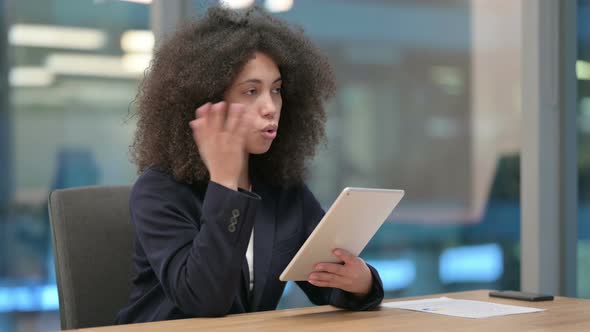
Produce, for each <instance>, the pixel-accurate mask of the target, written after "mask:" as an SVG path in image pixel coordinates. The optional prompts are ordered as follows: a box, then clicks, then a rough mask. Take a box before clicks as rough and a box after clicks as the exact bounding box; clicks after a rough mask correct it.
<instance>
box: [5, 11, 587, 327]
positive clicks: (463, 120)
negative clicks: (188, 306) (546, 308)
mask: <svg viewBox="0 0 590 332" xmlns="http://www.w3.org/2000/svg"><path fill="white" fill-rule="evenodd" d="M166 2H167V1H166ZM226 2H227V4H228V5H232V6H236V7H240V6H249V5H251V4H252V3H253V2H256V3H258V4H259V5H261V6H266V7H267V8H268V9H269V10H271V11H273V12H275V13H276V15H278V16H279V17H282V18H284V19H286V20H287V21H289V22H292V23H295V24H297V25H300V26H302V27H303V28H304V29H305V31H306V33H307V34H308V35H309V36H310V37H311V38H312V39H313V40H315V42H316V43H317V44H318V45H319V47H320V48H321V49H322V50H323V51H324V52H325V54H326V55H327V56H328V57H329V59H330V62H331V63H332V65H333V67H334V72H335V74H336V77H337V82H338V93H337V95H336V97H335V98H334V99H333V100H332V101H331V102H330V103H329V105H328V112H329V120H328V128H327V129H328V130H327V132H328V142H327V145H326V146H325V147H323V148H322V149H321V150H320V152H319V154H318V156H317V157H316V159H315V160H314V163H313V165H312V172H311V177H310V179H309V185H310V187H311V188H312V189H313V191H314V193H315V194H316V196H317V197H318V199H319V200H320V202H321V203H322V204H323V206H324V207H325V208H327V207H329V206H330V204H331V202H332V201H333V200H334V199H335V197H336V195H337V194H338V193H339V192H340V190H341V189H342V188H343V187H346V186H363V187H386V188H399V189H405V190H406V197H405V198H404V200H403V201H402V203H401V204H400V206H399V207H398V208H397V209H396V210H395V212H394V213H393V214H392V215H391V216H390V218H389V219H388V220H387V221H386V223H385V224H384V225H383V226H382V227H381V228H380V230H379V231H378V233H377V234H376V236H375V237H374V238H373V239H372V241H371V242H370V244H369V245H368V247H367V248H366V249H365V251H364V252H363V253H362V255H361V256H362V257H363V258H364V259H365V260H367V261H368V262H370V263H371V264H373V265H374V266H375V267H376V268H377V269H378V270H379V272H380V273H381V276H382V278H383V282H384V287H385V289H386V292H387V293H386V297H387V298H395V297H402V296H412V295H423V294H430V293H440V292H450V291H459V290H468V289H481V288H490V289H519V288H520V285H521V284H520V281H521V280H520V276H521V273H520V268H521V264H520V261H521V258H520V257H521V255H520V253H521V250H520V235H521V234H520V229H521V227H520V223H521V202H520V193H521V191H520V155H521V153H520V152H521V136H522V133H523V126H526V125H527V123H523V121H522V110H521V89H522V84H521V83H522V82H521V69H522V68H521V65H522V61H523V59H522V54H523V46H522V45H523V42H522V40H521V29H522V13H521V4H520V1H482V0H471V1H470V0H422V1H408V0H391V1H387V0H370V1H355V0H324V1H312V0H294V1H271V0H265V1H248V0H242V1H226ZM183 3H184V6H186V7H187V8H188V12H187V13H186V17H189V18H191V19H198V16H199V15H202V14H203V12H204V11H205V10H206V8H207V7H208V6H210V5H213V4H216V3H217V2H216V1H197V0H191V1H183ZM576 4H577V9H576V11H577V32H578V33H577V36H576V38H577V43H578V51H577V61H576V72H577V100H578V103H577V106H578V109H577V116H578V121H577V130H578V136H577V137H578V141H577V152H578V161H577V163H578V192H579V194H578V204H577V209H578V211H577V241H578V244H577V289H576V295H577V296H579V297H586V298H590V283H589V282H588V280H589V279H590V26H589V25H588V23H587V22H590V0H576ZM154 5H155V4H154V3H151V2H150V1H139V0H137V1H119V0H45V1H35V0H0V10H1V16H0V82H1V86H2V89H0V331H49V330H57V329H59V314H58V298H57V288H56V281H55V273H54V268H53V260H52V257H53V253H52V249H51V238H50V231H49V225H48V215H47V208H46V206H47V195H48V193H49V192H50V191H51V190H54V189H57V188H66V187H75V186H84V185H105V184H132V183H133V181H134V179H135V177H136V172H135V169H134V166H133V165H132V164H131V163H130V162H129V157H128V146H129V144H130V141H131V137H132V134H133V131H134V128H135V124H134V119H133V118H129V112H130V111H131V110H132V108H133V104H132V101H133V99H134V98H135V95H136V91H137V87H138V84H139V82H140V80H141V78H142V76H143V73H144V70H145V69H146V68H147V66H148V64H149V61H150V58H151V54H152V50H153V46H154V39H155V38H154V33H153V31H152V28H153V24H154V23H153V22H154V18H153V13H154V10H153V9H154V8H153V6H154ZM304 305H309V303H308V302H307V300H306V299H305V298H304V296H303V295H302V293H301V292H300V291H299V290H298V289H297V287H293V285H291V284H289V285H288V287H287V289H286V291H285V293H284V296H283V298H282V300H281V303H280V308H288V307H297V306H304Z"/></svg>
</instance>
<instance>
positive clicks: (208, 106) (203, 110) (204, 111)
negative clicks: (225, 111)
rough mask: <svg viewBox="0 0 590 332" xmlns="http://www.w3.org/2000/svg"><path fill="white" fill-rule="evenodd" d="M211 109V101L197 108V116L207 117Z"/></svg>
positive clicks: (200, 117) (198, 117)
mask: <svg viewBox="0 0 590 332" xmlns="http://www.w3.org/2000/svg"><path fill="white" fill-rule="evenodd" d="M210 109H211V103H206V104H203V105H201V107H199V108H197V109H196V111H195V118H197V119H204V118H206V117H207V112H208V111H209V110H210Z"/></svg>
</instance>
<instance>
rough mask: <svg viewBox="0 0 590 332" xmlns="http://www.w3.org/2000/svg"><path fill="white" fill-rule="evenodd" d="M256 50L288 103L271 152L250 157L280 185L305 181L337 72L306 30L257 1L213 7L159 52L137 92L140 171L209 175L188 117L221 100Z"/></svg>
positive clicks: (187, 177)
mask: <svg viewBox="0 0 590 332" xmlns="http://www.w3.org/2000/svg"><path fill="white" fill-rule="evenodd" d="M256 51H259V52H262V53H265V54H267V55H268V56H270V57H271V58H272V59H273V60H274V61H275V62H276V64H277V66H278V68H279V71H280V73H281V77H282V80H283V82H282V89H281V90H282V92H281V95H282V99H283V107H282V109H281V118H280V130H279V131H278V133H277V137H276V138H275V140H274V142H273V144H272V146H271V148H270V149H269V151H268V152H267V153H265V154H262V155H251V156H250V170H251V173H252V174H253V175H255V176H256V177H257V178H260V179H262V180H263V181H265V182H267V183H270V184H276V185H278V184H280V185H286V184H297V183H300V182H301V181H303V178H304V176H305V168H306V164H307V163H306V161H307V160H309V159H311V158H312V157H313V156H314V154H315V150H316V147H317V145H318V144H319V143H321V142H322V141H323V140H325V131H324V126H325V122H326V113H325V111H324V106H323V103H324V102H325V101H326V100H327V99H328V98H329V97H331V96H332V95H333V94H334V91H335V83H334V78H333V75H332V71H331V68H330V65H329V64H328V61H327V59H326V58H325V57H324V56H323V55H321V54H320V52H319V50H318V48H317V47H316V46H315V45H313V44H312V42H311V41H310V40H309V39H307V38H306V37H305V36H304V34H303V30H302V29H300V28H294V27H291V26H289V25H288V24H286V23H285V22H283V21H281V20H279V19H277V18H275V17H272V16H271V15H270V14H268V13H266V12H265V11H264V10H262V9H260V8H258V7H254V8H251V9H248V10H246V11H241V12H237V11H233V10H230V9H225V8H222V7H212V8H209V10H208V11H207V13H206V15H205V16H204V17H203V18H201V19H199V20H198V21H197V22H193V23H188V24H186V25H184V26H183V27H182V28H180V29H179V30H178V31H177V32H176V33H174V34H173V35H171V36H170V37H169V38H167V39H166V40H165V41H164V42H163V43H162V44H161V46H160V47H159V49H158V50H157V51H156V52H155V55H154V59H153V61H152V63H151V65H150V68H149V70H148V72H147V74H146V77H145V78H144V80H143V82H142V84H141V86H140V89H139V93H138V96H137V99H136V103H137V106H138V107H137V108H136V113H135V115H136V116H137V117H138V119H137V131H136V132H135V137H134V140H133V143H132V145H131V159H132V161H133V162H134V163H135V164H136V165H137V166H138V172H139V173H142V172H143V171H144V170H146V169H147V168H149V167H158V168H160V169H162V170H164V171H166V172H168V173H170V174H171V175H172V176H173V177H174V178H175V179H176V180H177V181H181V182H186V183H195V182H197V181H204V180H207V179H208V178H209V173H208V171H207V168H206V167H205V164H204V163H203V161H202V160H201V158H200V157H199V152H198V149H197V146H196V144H195V142H194V140H193V137H192V131H191V128H190V127H189V122H190V121H191V120H193V119H194V117H195V109H196V108H197V107H199V106H200V105H202V104H205V103H206V102H217V101H221V100H222V99H223V94H224V92H225V91H226V90H227V89H228V88H229V87H230V85H231V83H232V81H233V80H234V78H235V77H236V76H237V74H238V73H239V72H240V70H241V69H242V68H243V66H244V65H245V64H246V63H247V62H248V61H249V60H250V59H251V58H252V56H253V54H254V53H255V52H256Z"/></svg>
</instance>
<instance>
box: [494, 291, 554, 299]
mask: <svg viewBox="0 0 590 332" xmlns="http://www.w3.org/2000/svg"><path fill="white" fill-rule="evenodd" d="M490 296H493V297H502V298H505V299H513V300H522V301H551V300H553V295H545V294H537V293H528V292H519V291H513V290H507V291H491V292H490Z"/></svg>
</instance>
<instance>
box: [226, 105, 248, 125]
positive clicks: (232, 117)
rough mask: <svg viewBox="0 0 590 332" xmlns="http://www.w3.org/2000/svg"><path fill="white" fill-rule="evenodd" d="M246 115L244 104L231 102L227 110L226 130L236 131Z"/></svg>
mask: <svg viewBox="0 0 590 332" xmlns="http://www.w3.org/2000/svg"><path fill="white" fill-rule="evenodd" d="M243 115H244V105H241V104H231V105H229V108H228V110H227V120H226V122H225V130H227V131H229V132H234V131H236V130H237V129H239V128H240V126H241V120H242V117H243Z"/></svg>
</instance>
